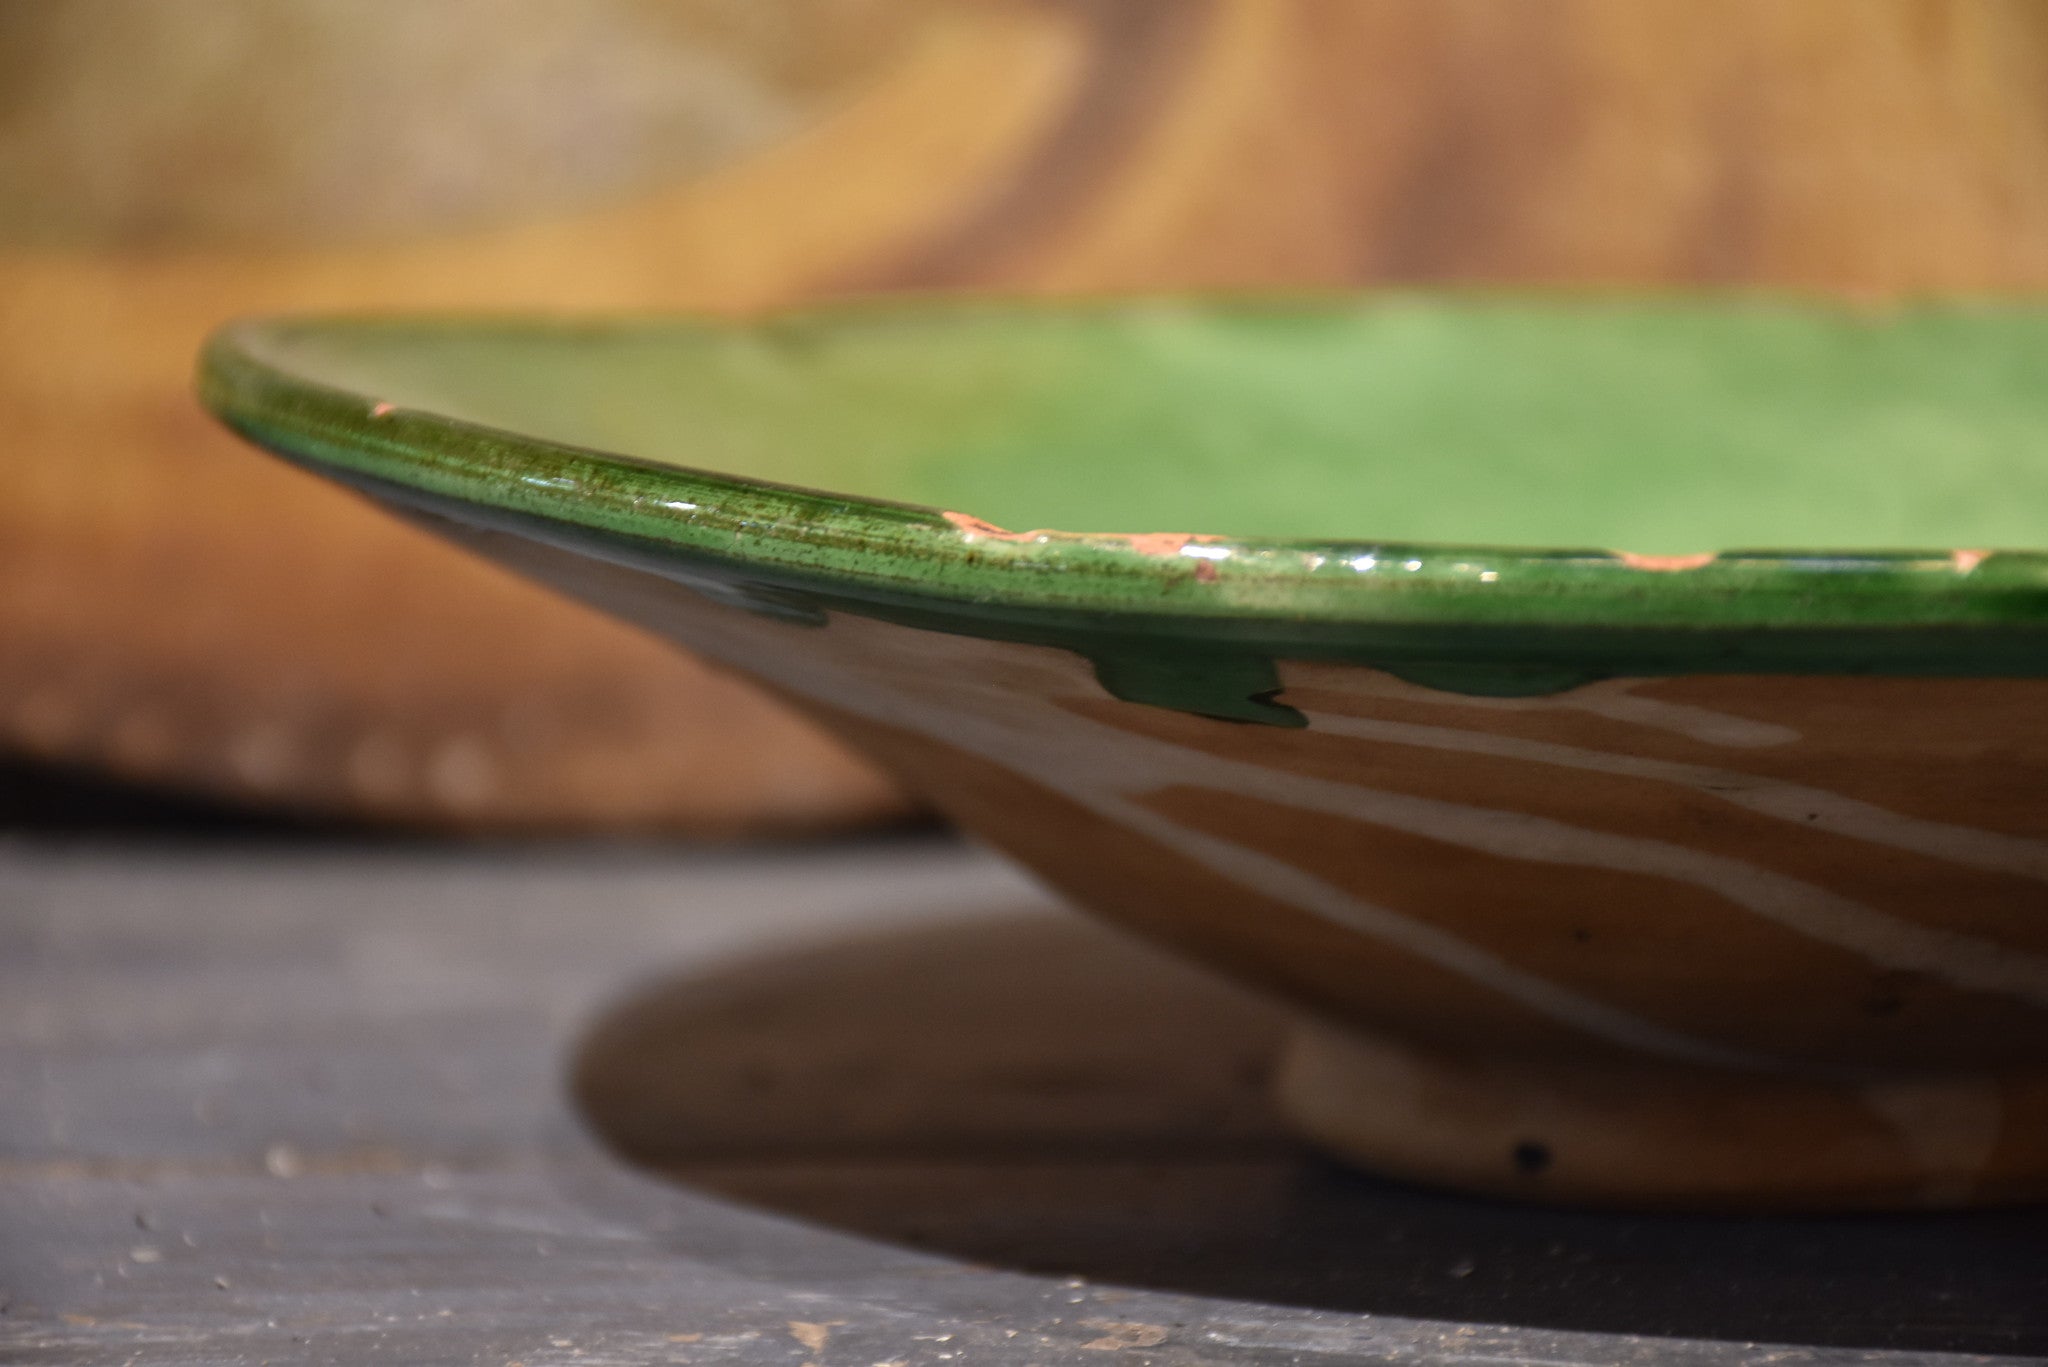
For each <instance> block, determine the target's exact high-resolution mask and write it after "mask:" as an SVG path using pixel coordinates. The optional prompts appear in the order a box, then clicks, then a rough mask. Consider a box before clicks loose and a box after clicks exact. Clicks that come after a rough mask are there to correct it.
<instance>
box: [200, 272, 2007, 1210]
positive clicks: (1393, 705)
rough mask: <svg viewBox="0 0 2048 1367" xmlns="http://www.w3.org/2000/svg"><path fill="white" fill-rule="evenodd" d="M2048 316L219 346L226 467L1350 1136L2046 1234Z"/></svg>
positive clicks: (347, 337) (229, 336)
mask: <svg viewBox="0 0 2048 1367" xmlns="http://www.w3.org/2000/svg"><path fill="white" fill-rule="evenodd" d="M2042 361H2048V313H2043V314H2037V313H2035V312H2033V311H2029V310H2025V309H2010V308H2007V309H2000V308H1991V307H1984V306H1965V305H1945V306H1926V307H1919V308H1913V309H1904V310H1899V311H1896V312H1892V313H1886V314H1882V315H1878V314H1864V313H1848V312H1841V311H1831V310H1828V309H1825V308H1821V307H1817V306H1808V305H1791V304H1783V303H1768V302H1762V301H1736V302H1730V303H1724V304H1710V303H1706V302H1700V301H1692V302H1685V301H1652V302H1640V301H1638V302H1629V301H1622V300H1604V301H1602V300H1595V301H1589V302H1582V303H1569V302H1565V301H1547V302H1541V301H1516V300H1455V299H1453V300H1442V299H1439V300H1429V299H1419V298H1383V299H1360V300H1338V299H1332V300H1321V301H1295V302H1284V303H1274V302H1267V303H1245V302H1235V303H1230V302H1225V303H1206V304H1205V303H1194V302H1180V303H1170V302H1145V303H1115V304H1095V305H1088V306H1076V307H1053V306H1022V305H1000V304H994V303H973V304H953V305H945V304H935V303H925V304H900V305H891V306H886V307H881V306H864V307H857V308H848V309H842V310H833V311H826V312H822V313H818V314H813V315H807V316H802V317H793V318H786V319H780V320H772V321H769V322H765V323H753V324H720V323H714V322H706V321H701V320H699V321H688V320H683V321H677V320H643V321H628V322H606V323H594V324H553V323H542V322H532V323H521V322H513V321H499V322H467V323H465V322H461V321H449V322H417V321H415V322H395V321H356V322H319V321H308V322H284V323H275V324H245V325H240V326H238V327H236V328H233V329H230V330H227V331H225V332H223V333H222V334H221V335H220V336H219V337H217V338H216V340H215V342H214V343H213V345H212V347H211V348H210V350H209V353H208V356H207V359H206V362H205V368H204V372H203V376H202V387H203V390H204V393H205V394H206V397H207V398H208V400H209V402H210V403H211V404H212V405H213V407H214V408H215V410H216V411H217V412H219V413H220V414H221V415H222V416H223V417H224V418H225V419H226V420H227V421H229V422H230V423H231V424H233V425H235V426H236V427H238V428H239V429H240V430H242V431H243V432H245V433H247V434H248V435H250V436H251V437H252V438H254V439H255V440H257V441H259V442H261V443H262V444H264V445H266V446H268V447H269V448H271V449H272V450H275V451H277V452H279V453H281V454H283V455H285V456H287V457H288V458H290V459H293V460H296V461H299V462H301V463H305V464H309V465H311V466H313V467H315V468H318V469H320V470H322V471H323V472H325V473H327V474H329V475H331V476H333V477H335V478H338V479H340V480H342V481H344V482H346V483H349V484H352V485H354V486H355V487H357V488H359V489H362V490H365V491H367V492H369V493H370V494H372V495H373V496H374V497H377V498H379V499H381V500H383V501H385V502H386V503H388V504H390V505H392V506H393V507H394V508H396V509H398V510H400V511H401V512H403V513H405V514H406V515H408V516H411V517H414V518H417V519H420V520H423V521H425V522H426V523H427V524H428V525H430V526H433V527H435V528H437V529H438V530H440V531H441V532H443V533H444V534H445V535H448V536H450V537H452V538H454V539H456V540H458V541H460V542H462V543H464V544H467V545H471V546H473V547H475V548H477V549H478V550H480V551H482V552H483V553H485V554H487V555H489V556H491V557H493V558H494V559H497V560H499V561H500V562H502V563H505V564H508V565H510V566H512V567H514V568H517V569H519V570H521V571H522V572H525V573H528V574H530V575H533V576H535V577H537V578H540V579H542V580H544V581H546V582H549V583H552V584H554V585H556V586H557V587H560V588H562V589H564V590H565V591H567V592H569V593H571V594H573V595H575V596H578V597H581V598H583V599H585V600H587V601H590V602H592V603H594V604H596V605H598V606H600V607H603V608H605V609H606V610H608V611H611V612H614V613H616V614H618V615H621V616H623V617H626V618H628V619H629V620H632V621H636V622H638V623H640V624H641V625H643V626H646V627H648V628H650V629H651V630H654V631H656V632H658V633H660V634H662V635H664V636H667V637H668V638H670V639H673V640H676V641H678V642H680V643H682V644H685V645H687V646H689V647H690V648H692V649H695V650H697V651H700V652H702V653H703V654H705V655H707V656H710V657H712V658H715V659H719V660H722V661H724V662H726V663H727V664H729V665H731V666H734V667H736V668H738V669H739V670H741V671H742V672H744V673H746V674H748V675H750V676H751V677H754V678H755V679H757V680H760V681H761V682H763V683H765V684H767V685H768V686H769V687H771V688H773V689H775V690H777V691H778V692H780V693H781V694H782V695H783V696H785V697H786V698H788V699H790V700H792V701H794V702H795V703H797V704H798V705H799V706H801V707H803V708H805V709H807V710H808V711H810V712H811V713H812V714H813V715H814V716H816V717H819V718H820V719H822V720H824V721H825V722H826V723H827V724H829V725H830V726H832V727H833V728H834V729H835V730H837V731H838V732H839V734H841V735H842V736H843V737H845V738H847V739H849V740H851V741H853V742H855V743H856V744H858V745H860V746H861V747H863V748H864V749H865V750H867V751H868V752H869V753H870V754H871V755H873V756H875V757H876V758H878V759H880V760H881V761H882V762H883V763H885V764H887V765H888V766H890V767H891V768H892V769H893V770H894V771H895V772H896V773H897V774H899V775H900V776H901V777H903V778H905V779H906V780H907V781H908V782H909V783H910V784H911V785H912V786H914V787H915V788H917V789H918V790H919V791H921V792H923V793H924V794H925V795H926V796H928V797H930V798H931V799H932V800H934V801H935V802H937V803H938V804H939V805H940V806H941V807H942V808H943V809H945V810H946V811H948V812H950V813H951V814H953V815H954V816H955V817H956V818H957V819H959V820H960V821H961V822H962V823H963V824H964V825H966V826H968V827H970V828H971V829H974V830H976V831H978V832H980V833H981V834H983V835H984V836H986V837H987V838H988V839H990V840H991V841H993V842H994V843H996V844H997V845H999V846H1001V847H1002V848H1004V849H1006V850H1008V851H1010V852H1011V853H1012V854H1014V855H1015V856H1017V857H1018V858H1019V859H1020V860H1022V861H1023V862H1025V863H1027V864H1029V865H1030V866H1032V867H1033V868H1034V869H1036V870H1037V871H1038V872H1040V873H1041V874H1042V875H1044V876H1045V877H1046V878H1047V879H1048V880H1049V881H1051V882H1052V883H1054V884H1055V885H1057V886H1059V887H1061V888H1063V889H1064V890H1066V891H1067V892H1068V893H1069V894H1070V895H1072V896H1073V897H1074V898H1075V899H1076V900H1077V901H1078V902H1080V903H1082V904H1083V905H1086V906H1088V907H1090V908H1092V909H1094V910H1096V911H1098V912H1100V913H1101V914H1103V915H1105V916H1108V917H1111V918H1112V919H1115V920H1117V921H1119V922H1121V923H1122V924H1125V925H1127V926H1130V927H1132V928H1134V929H1137V930H1139V931H1141V932H1143V933H1145V934H1148V935H1151V936H1153V937H1155V938H1158V939H1161V940H1164V941H1167V942H1170V943H1173V944H1176V945H1178V946H1180V947H1182V948H1183V949H1185V950H1188V951H1189V952H1192V953H1195V954H1197V955H1199V956H1201V957H1203V958H1205V959H1206V960H1208V961H1209V962H1211V963H1213V964H1216V965H1218V966H1219V967H1222V968H1224V969H1225V970H1227V971H1230V972H1233V973H1235V974H1237V975H1238V976H1240V977H1242V978H1245V979H1247V980H1249V981H1252V982H1254V983H1257V984H1260V985H1262V986H1264V987H1266V988H1268V989H1270V990H1273V991H1276V992H1277V993H1279V994H1281V995H1282V996H1284V997H1286V998H1287V999H1288V1000H1289V1001H1291V1002H1293V1003H1294V1004H1295V1005H1296V1006H1297V1007H1298V1008H1299V1009H1300V1010H1301V1011H1302V1012H1303V1014H1304V1016H1305V1017H1306V1018H1307V1020H1308V1021H1309V1022H1311V1024H1309V1025H1307V1026H1305V1028H1304V1033H1303V1036H1302V1039H1301V1041H1300V1043H1299V1044H1298V1045H1297V1046H1296V1048H1295V1049H1294V1051H1293V1053H1292V1054H1291V1055H1290V1057H1289V1059H1288V1060H1287V1062H1286V1065H1285V1067H1284V1068H1283V1069H1282V1074H1281V1077H1282V1083H1281V1092H1282V1098H1283V1101H1284V1102H1285V1104H1286V1105H1287V1106H1288V1108H1289V1110H1290V1112H1291V1113H1292V1114H1293V1115H1294V1116H1295V1117H1296V1118H1297V1119H1298V1120H1299V1121H1300V1123H1301V1124H1302V1126H1303V1128H1304V1129H1305V1130H1306V1131H1307V1132H1308V1133H1309V1134H1311V1135H1312V1136H1313V1137H1315V1138H1317V1139H1319V1140H1320V1141H1321V1142H1323V1143H1324V1144H1326V1145H1327V1146H1329V1147H1331V1148H1333V1149H1335V1150H1337V1151H1339V1152H1342V1153H1346V1154H1349V1155H1351V1156H1353V1157H1355V1158H1357V1159H1359V1160H1360V1161H1363V1162H1365V1163H1368V1164H1370V1165H1373V1166H1376V1167H1379V1168H1381V1169H1383V1170H1387V1171H1391V1172H1396V1173H1403V1174H1407V1175H1411V1176H1416V1177H1420V1178H1424V1179H1428V1180H1433V1181H1442V1182H1448V1183H1452V1184H1457V1185H1462V1186H1466V1187H1472V1188H1479V1189H1486V1190H1494V1191H1506V1192H1513V1193H1519V1194H1527V1195H1536V1196H1545V1197H1551V1198H1559V1199H1577V1200H1593V1201H1618V1202H1630V1203H1639V1204H1724V1205H1725V1204H1747V1205H1775V1206H1851V1205H1898V1204H1914V1203H1936V1204H1956V1203H1965V1202H1973V1201H1986V1200H2008V1199H2018V1198H2024V1197H2033V1196H2039V1195H2042V1194H2044V1193H2048V918H2044V916H2043V915H2042V912H2043V909H2044V908H2048V728H2044V727H2043V726H2042V725H2041V724H2040V723H2039V721H2038V718H2039V717H2040V716H2041V715H2042V714H2043V706H2044V704H2048V681H2044V677H2043V676H2044V675H2048V634H2044V633H2048V557H2044V556H2043V555H2041V554H2040V553H2039V552H2038V551H2037V550H2036V549H2035V548H2036V547H2039V546H2041V545H2043V544H2044V541H2048V538H2044V536H2043V535H2042V533H2043V531H2044V523H2048V498H2044V497H2043V495H2048V395H2044V394H2042V393H2040V392H2039V391H2040V388H2041V387H2040V386H2037V385H2035V384H2034V383H2033V375H2034V371H2035V369H2036V367H2037V365H2038V364H2040V363H2041V362H2042Z"/></svg>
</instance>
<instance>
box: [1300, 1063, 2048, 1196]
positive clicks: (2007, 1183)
mask: <svg viewBox="0 0 2048 1367" xmlns="http://www.w3.org/2000/svg"><path fill="white" fill-rule="evenodd" d="M1277 1090H1278V1095H1279V1102H1280V1105H1281V1108H1282V1110H1283V1111H1284V1112H1285V1113H1286V1115H1287V1116H1288V1118H1289V1119H1290V1120H1291V1121H1292V1123H1293V1124H1294V1126H1295V1127H1296V1128H1297V1129H1298V1130H1299V1131H1300V1132H1301V1133H1302V1134H1303V1135H1304V1136H1305V1137H1306V1138H1308V1139H1309V1140H1310V1141H1312V1142H1313V1143H1315V1144H1316V1145H1318V1146H1319V1147H1321V1148H1323V1149H1325V1150H1327V1151H1329V1152H1330V1153H1332V1154H1334V1155H1336V1156H1337V1157H1339V1158H1342V1159H1345V1160H1347V1161H1349V1162H1352V1163H1356V1164H1358V1165H1360V1166H1362V1167H1365V1168H1367V1169H1370V1170H1372V1171H1374V1172H1378V1173H1382V1174H1385V1175H1387V1176H1390V1177H1398V1178H1405V1179H1409V1180H1413V1181H1419V1182H1425V1183H1430V1184H1433V1185H1438V1186H1446V1187H1454V1188H1458V1189H1461V1190H1466V1191H1474V1192H1484V1193H1489V1194H1494V1195H1509V1196H1516V1197H1522V1198H1527V1199H1532V1200H1541V1201H1555V1202H1568V1203H1578V1204H1586V1205H1606V1206H1632V1207H1643V1208H1656V1207H1663V1208H1688V1207H1689V1208H1700V1209H1731V1210H1732V1209H1749V1210H1831V1209H1835V1210H1851V1209H1865V1210H1869V1209H1902V1208H1914V1207H1917V1208H1923V1209H1925V1208H1940V1207H1956V1206H1971V1205H1987V1204H1994V1203H2000V1202H2010V1201H2019V1200H2036V1199H2042V1198H2043V1197H2048V1124H2044V1123H2043V1120H2044V1118H2048V1076H2044V1075H2043V1074H2039V1073H2034V1074H2029V1075H2025V1076H2022V1077H2017V1078H2016V1077H2012V1076H2005V1077H1986V1076H1981V1075H1980V1076H1968V1077H1955V1076H1941V1077H1924V1076H1923V1077H1915V1078H1911V1079H1894V1080H1886V1081H1871V1082H1860V1081H1858V1082H1841V1081H1834V1080H1813V1079H1810V1078H1788V1077H1783V1076H1766V1075H1757V1074H1749V1073H1739V1072H1732V1071H1721V1070H1713V1069H1705V1068H1695V1067H1688V1066H1685V1065H1676V1064H1674V1065H1664V1064H1657V1063H1649V1064H1631V1063H1615V1062H1612V1061H1607V1060H1588V1059H1564V1060H1560V1059H1527V1058H1498V1057H1496V1058H1477V1057H1468V1056H1451V1055H1444V1054H1434V1053H1429V1052H1426V1051H1422V1050H1418V1049H1415V1048H1413V1047H1411V1046H1408V1045H1405V1044H1399V1043H1395V1042H1393V1041H1390V1040H1386V1039H1380V1038H1372V1037H1369V1036H1365V1035H1362V1034H1356V1033H1348V1032H1343V1031H1339V1030H1335V1029H1331V1028H1329V1027H1325V1026H1316V1025H1309V1026H1303V1027H1302V1028H1301V1029H1299V1030H1298V1031H1297V1033H1296V1034H1295V1035H1294V1037H1293V1038H1292V1040H1291V1041H1290V1043H1289V1045H1288V1047H1287V1050H1286V1053H1285V1055H1284V1057H1283V1059H1282V1062H1281V1066H1280V1070H1279V1075H1278V1079H1277Z"/></svg>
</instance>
